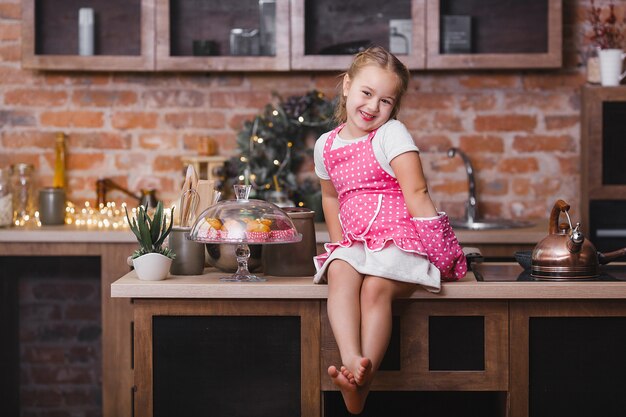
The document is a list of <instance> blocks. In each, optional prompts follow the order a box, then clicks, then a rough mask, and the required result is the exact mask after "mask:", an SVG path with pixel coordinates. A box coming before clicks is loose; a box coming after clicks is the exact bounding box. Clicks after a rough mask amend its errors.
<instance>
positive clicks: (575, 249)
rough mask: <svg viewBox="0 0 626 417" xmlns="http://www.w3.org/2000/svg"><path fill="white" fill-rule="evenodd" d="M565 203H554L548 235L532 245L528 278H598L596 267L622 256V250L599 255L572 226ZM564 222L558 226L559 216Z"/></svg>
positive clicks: (623, 253) (625, 253) (625, 250)
mask: <svg viewBox="0 0 626 417" xmlns="http://www.w3.org/2000/svg"><path fill="white" fill-rule="evenodd" d="M569 208H570V206H569V204H567V203H566V202H565V201H563V200H558V201H557V202H556V203H555V204H554V207H552V212H551V213H550V224H549V232H550V234H549V235H548V236H546V237H545V238H544V239H543V240H541V242H539V243H538V244H537V246H535V249H534V250H533V253H532V258H531V276H532V277H533V278H537V279H543V280H576V279H593V278H597V277H598V276H599V275H600V264H607V263H609V262H611V261H613V260H615V259H617V258H619V257H621V256H624V255H626V248H622V249H618V250H616V251H613V252H609V253H606V254H602V253H599V252H597V251H596V248H595V246H594V245H593V243H591V242H590V241H589V240H588V239H585V236H584V235H583V234H582V232H581V231H580V223H576V226H575V227H572V221H571V219H570V216H569ZM562 212H563V213H565V216H566V217H567V223H561V224H559V217H560V215H561V213H562Z"/></svg>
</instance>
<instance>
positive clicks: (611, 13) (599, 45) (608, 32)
mask: <svg viewBox="0 0 626 417" xmlns="http://www.w3.org/2000/svg"><path fill="white" fill-rule="evenodd" d="M589 24H590V26H591V32H590V33H589V34H588V37H589V40H590V41H591V44H592V47H593V50H594V53H595V54H597V55H598V58H597V59H595V60H594V59H593V58H590V59H589V60H588V63H587V64H588V68H587V73H588V74H587V77H588V79H589V81H590V82H594V81H595V82H601V83H602V85H604V86H613V85H618V84H619V83H620V81H621V80H622V79H623V78H624V74H623V73H622V64H623V60H624V57H625V56H624V53H623V51H622V45H623V42H624V22H623V21H619V20H618V19H617V16H616V14H615V5H614V4H613V3H610V4H609V8H608V10H606V9H604V10H603V9H602V7H597V6H596V4H595V1H594V0H591V7H590V8H589ZM598 64H599V77H598V76H597V75H594V74H593V73H594V72H595V73H596V74H597V72H598V71H597V69H594V68H592V66H594V65H595V66H596V68H597V66H598ZM598 78H599V79H598Z"/></svg>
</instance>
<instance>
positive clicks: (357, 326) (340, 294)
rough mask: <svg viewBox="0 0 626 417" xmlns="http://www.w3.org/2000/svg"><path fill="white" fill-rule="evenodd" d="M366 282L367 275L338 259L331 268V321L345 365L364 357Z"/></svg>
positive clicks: (329, 292)
mask: <svg viewBox="0 0 626 417" xmlns="http://www.w3.org/2000/svg"><path fill="white" fill-rule="evenodd" d="M362 283H363V276H362V275H361V274H360V273H359V272H357V271H356V270H355V269H354V268H353V267H352V266H351V265H350V264H349V263H347V262H345V261H342V260H340V259H337V260H334V261H333V262H332V263H331V264H330V265H329V267H328V301H327V311H328V320H329V321H330V327H331V328H332V330H333V334H334V335H335V340H336V341H337V346H338V347H339V352H340V353H341V360H342V361H343V364H344V365H351V364H352V363H354V361H355V360H356V359H357V358H359V357H361V306H360V292H361V285H362ZM348 368H349V369H350V366H348ZM350 370H351V371H352V369H350Z"/></svg>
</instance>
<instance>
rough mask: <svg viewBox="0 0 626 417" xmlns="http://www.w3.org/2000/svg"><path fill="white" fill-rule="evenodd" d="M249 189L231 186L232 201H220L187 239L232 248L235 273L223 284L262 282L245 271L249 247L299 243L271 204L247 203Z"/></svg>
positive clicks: (290, 224) (284, 217) (202, 216)
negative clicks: (233, 193) (233, 195)
mask: <svg viewBox="0 0 626 417" xmlns="http://www.w3.org/2000/svg"><path fill="white" fill-rule="evenodd" d="M250 188H251V186H250V185H235V186H234V189H235V196H236V197H237V199H236V200H225V201H220V202H218V203H217V204H214V205H212V206H211V207H209V208H207V209H206V210H204V211H203V212H202V213H201V214H200V216H198V218H197V219H196V222H195V223H194V225H193V227H192V228H191V232H190V233H189V239H190V240H193V241H194V242H199V243H211V244H229V245H235V246H236V247H235V256H236V257H237V271H236V272H235V273H234V274H233V275H231V276H228V277H223V278H220V281H226V282H262V281H267V279H265V278H263V277H259V276H257V275H254V274H252V273H251V272H250V271H249V270H248V260H249V259H250V247H249V246H248V245H249V244H254V245H276V244H287V243H297V242H299V241H301V240H302V235H301V234H300V233H298V231H297V230H296V227H295V226H294V224H293V222H292V221H291V218H290V217H289V216H288V215H287V213H285V212H284V211H283V210H281V208H280V207H278V206H277V205H275V204H272V203H269V202H267V201H263V200H254V199H249V198H248V196H249V195H250Z"/></svg>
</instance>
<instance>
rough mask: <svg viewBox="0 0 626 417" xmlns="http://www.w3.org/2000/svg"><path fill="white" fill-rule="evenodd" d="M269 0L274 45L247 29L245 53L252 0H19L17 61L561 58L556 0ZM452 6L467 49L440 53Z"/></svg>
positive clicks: (67, 65)
mask: <svg viewBox="0 0 626 417" xmlns="http://www.w3.org/2000/svg"><path fill="white" fill-rule="evenodd" d="M267 3H269V4H271V6H270V8H274V9H275V14H274V15H273V18H274V22H275V42H274V43H273V44H272V43H270V45H273V47H271V48H268V47H267V45H268V43H267V42H260V43H257V44H255V42H257V41H255V40H254V39H253V38H254V36H258V37H260V38H262V39H266V37H263V36H262V34H257V35H254V36H252V39H251V40H250V41H251V42H252V45H258V46H250V44H249V43H247V42H244V44H245V45H247V46H246V47H245V48H244V49H245V50H244V52H234V51H231V43H230V34H231V30H232V29H236V28H240V29H247V30H255V29H259V30H260V31H261V28H262V27H263V25H262V24H261V20H262V19H261V16H262V12H261V11H260V10H261V8H260V4H261V2H259V1H257V0H234V1H231V2H224V1H219V0H208V1H200V0H132V1H129V2H127V1H123V0H112V1H106V0H90V2H88V4H86V3H79V2H77V1H76V0H72V1H67V2H62V3H61V4H56V3H51V2H44V1H42V0H23V19H22V20H23V51H22V63H23V66H24V67H25V68H33V69H49V70H80V71H89V70H98V71H100V70H110V71H155V70H156V71H287V70H300V71H304V70H306V71H322V70H331V71H336V70H339V71H342V70H345V69H346V68H347V67H348V65H349V64H350V62H351V60H352V55H353V54H354V53H355V52H356V51H358V50H359V49H361V48H363V47H365V46H367V45H370V44H378V45H382V46H384V47H386V48H389V49H390V50H391V51H392V52H394V53H395V54H396V55H397V56H398V58H400V60H402V61H403V62H404V63H405V64H406V65H407V67H408V68H409V69H411V70H423V69H465V70H467V69H481V68H554V67H559V66H560V65H561V62H562V57H561V55H562V53H561V46H562V28H563V24H562V1H561V0H529V1H528V2H523V3H521V2H518V1H515V0H506V1H498V0H489V1H488V2H485V1H482V0H388V1H386V2H382V3H381V2H378V1H373V0H366V1H357V0H349V1H342V2H336V1H334V0H316V1H312V0H276V2H275V3H271V2H269V1H268V2H266V4H267ZM85 6H87V7H92V8H94V9H95V11H96V18H97V20H96V55H94V56H78V55H77V43H78V33H77V32H78V28H77V26H78V25H77V18H78V9H79V7H85ZM266 10H267V9H266ZM450 15H452V16H463V17H465V18H468V17H469V19H470V20H471V35H470V37H471V50H470V52H469V53H458V52H456V53H445V50H444V49H445V48H443V47H442V39H449V36H448V37H447V35H446V34H448V35H449V34H450V33H453V34H454V32H451V31H449V30H448V31H445V30H443V29H442V24H441V22H442V18H443V17H444V16H450ZM270 17H271V13H270ZM271 20H272V19H270V21H271ZM248 34H250V33H248ZM457 35H458V33H457ZM194 41H195V42H194ZM194 43H195V44H196V46H195V47H194ZM194 48H195V49H194ZM255 48H256V49H255ZM240 53H241V54H240Z"/></svg>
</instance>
